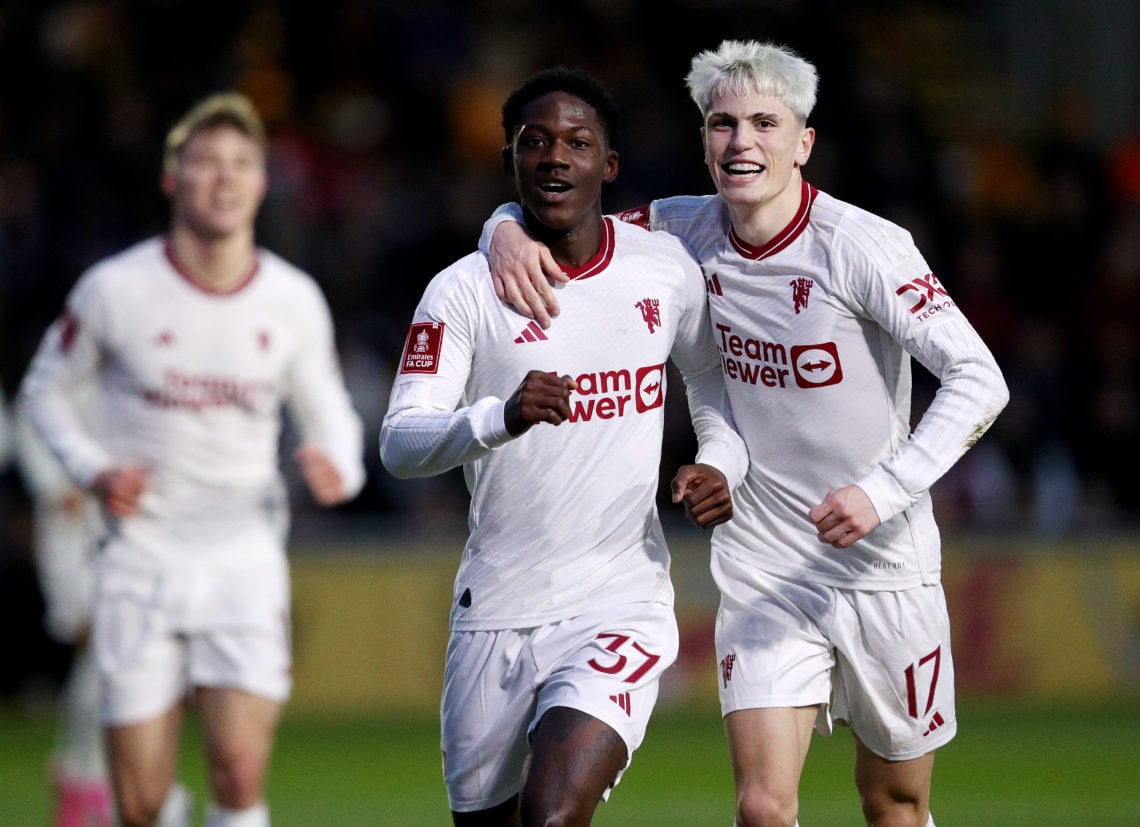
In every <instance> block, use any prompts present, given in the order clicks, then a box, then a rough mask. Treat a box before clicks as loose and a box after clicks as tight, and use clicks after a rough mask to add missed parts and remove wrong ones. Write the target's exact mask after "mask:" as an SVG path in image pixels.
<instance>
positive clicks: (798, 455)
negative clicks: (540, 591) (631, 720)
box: [634, 182, 1007, 589]
mask: <svg viewBox="0 0 1140 827" xmlns="http://www.w3.org/2000/svg"><path fill="white" fill-rule="evenodd" d="M634 218H635V219H636V218H637V216H636V215H635V216H634ZM641 218H642V220H644V219H645V218H646V216H645V215H644V213H643V214H642V215H641ZM648 219H649V222H648V223H649V224H650V225H651V226H652V227H653V228H654V229H658V228H659V229H663V230H667V231H670V232H673V233H675V234H677V235H679V236H681V237H682V238H683V239H684V240H685V242H686V244H687V245H688V246H689V248H690V249H691V250H692V251H693V254H694V255H695V256H696V257H697V259H698V260H699V261H700V262H701V267H702V270H703V276H704V281H705V287H706V291H707V293H708V303H709V314H710V317H711V320H712V325H713V335H714V339H715V341H716V344H717V346H718V348H719V351H720V358H721V361H722V365H723V369H724V374H725V382H726V386H727V388H728V394H729V398H730V400H731V406H732V410H733V412H734V414H735V417H736V422H737V427H738V428H739V430H740V432H741V435H742V436H743V437H744V440H745V442H746V444H747V445H748V452H749V458H750V467H749V471H748V474H747V477H746V479H745V482H744V484H743V486H742V487H741V488H740V489H739V490H738V491H737V493H736V511H735V517H734V518H733V520H732V521H731V522H729V523H727V524H725V525H723V526H719V527H718V528H717V529H716V530H715V533H714V540H713V546H714V554H716V555H727V556H729V557H732V558H735V559H738V560H741V561H744V562H747V563H749V564H751V565H754V566H757V567H759V568H760V569H763V570H765V571H768V572H770V573H774V574H777V575H780V576H785V577H791V578H810V579H812V580H815V581H817V582H821V583H827V584H830V585H835V586H840V587H847V588H857V589H902V588H908V587H911V586H915V585H919V584H923V583H933V582H937V581H938V580H939V577H940V569H941V554H940V541H939V535H938V530H937V527H936V525H935V521H934V517H933V512H932V507H931V499H930V493H929V488H930V486H931V485H932V484H933V483H934V482H935V481H936V480H937V479H938V478H939V477H940V476H941V475H942V474H943V473H945V471H946V470H947V469H949V467H950V466H951V465H952V464H953V463H954V462H955V461H957V460H958V458H959V457H961V455H962V454H963V453H964V452H965V451H966V450H967V449H968V448H969V446H970V445H972V444H973V443H974V442H975V441H976V440H977V439H978V438H979V437H980V436H981V434H982V433H983V432H984V431H985V430H986V429H987V428H988V427H989V425H990V424H991V423H992V421H993V420H994V418H995V417H996V416H997V414H998V413H999V412H1000V410H1001V408H1002V407H1003V406H1004V404H1005V401H1006V399H1007V391H1006V388H1005V383H1004V381H1003V379H1002V377H1001V373H1000V371H999V369H998V367H997V365H996V363H995V361H994V359H993V356H992V355H991V354H990V352H989V350H988V349H987V347H986V346H985V344H984V343H983V342H982V340H981V338H980V337H979V336H978V335H977V333H976V332H975V331H974V329H973V327H972V326H971V325H970V324H969V322H968V321H967V320H966V318H965V317H964V316H963V314H962V312H961V310H960V309H959V308H958V307H957V305H956V304H955V302H954V300H953V298H952V297H951V296H950V294H949V292H948V290H947V289H946V288H945V287H944V286H943V285H942V284H941V283H940V282H939V280H938V278H937V276H935V275H934V273H933V272H931V268H930V267H929V265H928V264H927V263H926V261H925V260H924V259H923V257H922V255H921V254H920V253H919V251H918V249H917V248H916V247H915V245H914V243H913V241H912V239H911V237H910V235H909V233H907V232H906V231H905V230H903V229H902V228H901V227H898V226H896V225H895V224H892V223H890V222H888V221H886V220H884V219H881V218H879V217H877V216H874V215H872V214H871V213H868V212H866V211H864V210H861V209H859V208H857V207H854V206H852V205H850V204H847V203H845V202H842V201H840V200H838V199H836V198H833V197H831V196H829V195H827V194H826V193H823V192H820V191H818V190H816V189H815V188H814V187H811V186H810V185H809V184H807V183H806V182H805V183H804V184H803V186H802V194H801V203H800V208H799V212H798V213H797V215H796V216H795V218H794V219H793V220H792V221H791V222H790V223H789V224H788V226H787V227H786V228H785V229H784V230H783V231H782V232H781V233H780V234H778V235H777V236H776V237H775V238H773V239H772V240H771V241H770V242H769V243H768V244H766V245H765V246H764V247H759V248H758V247H753V246H750V245H748V244H747V243H745V242H743V241H742V240H741V239H740V238H738V237H737V236H736V234H735V233H734V232H733V230H732V226H731V221H730V217H729V213H728V209H727V207H726V205H725V203H724V202H723V200H722V199H720V198H719V197H718V196H707V197H687V196H682V197H677V198H667V199H662V200H659V201H655V202H653V204H652V205H651V209H650V214H649V215H648ZM911 357H914V358H915V359H916V360H918V361H919V362H920V363H921V364H922V365H923V366H925V367H926V368H927V369H928V370H930V371H931V373H932V374H934V376H935V377H937V378H938V379H939V380H940V382H941V386H940V389H939V391H938V393H937V396H936V397H935V400H934V402H933V403H932V405H931V406H930V408H929V409H928V411H927V412H926V413H925V415H924V416H923V418H922V420H921V423H920V425H919V427H918V428H917V429H916V430H915V432H914V433H911V424H910V417H911V410H910V395H911ZM850 484H857V485H859V486H860V487H861V488H863V490H864V491H865V492H866V493H867V494H868V496H869V497H870V498H871V500H872V502H873V504H874V505H875V508H876V510H877V511H878V513H879V516H880V518H881V519H882V524H881V525H880V526H879V527H878V528H877V529H875V530H874V531H873V532H871V533H870V534H869V535H868V536H866V537H864V538H863V539H861V540H859V541H858V542H857V543H855V544H854V545H852V546H851V547H849V548H847V549H844V550H840V549H836V548H833V547H832V546H830V545H827V544H824V543H821V542H820V541H819V540H818V539H817V536H816V529H815V527H814V525H813V524H812V523H811V521H810V520H809V518H808V512H809V511H810V510H811V509H812V508H813V507H814V506H816V505H818V504H819V503H820V502H821V501H822V500H823V498H824V497H825V495H826V494H827V492H828V491H829V490H831V489H834V488H840V487H842V486H845V485H850Z"/></svg>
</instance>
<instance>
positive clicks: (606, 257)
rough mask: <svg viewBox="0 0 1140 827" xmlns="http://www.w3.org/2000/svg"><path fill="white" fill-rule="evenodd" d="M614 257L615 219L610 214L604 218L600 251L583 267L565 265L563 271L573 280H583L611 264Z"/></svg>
mask: <svg viewBox="0 0 1140 827" xmlns="http://www.w3.org/2000/svg"><path fill="white" fill-rule="evenodd" d="M613 257H614V225H613V219H611V218H610V217H609V216H608V215H607V216H604V217H603V218H602V243H601V244H600V245H599V246H598V253H597V255H595V256H594V257H593V258H592V259H590V260H589V261H587V262H586V263H585V264H583V265H582V266H581V267H569V266H563V267H562V271H563V272H564V273H566V275H567V276H569V277H570V280H571V281H581V280H582V279H588V278H590V277H591V276H596V275H597V274H598V273H600V272H602V271H603V270H605V269H606V268H607V267H609V266H610V262H611V261H612V260H613Z"/></svg>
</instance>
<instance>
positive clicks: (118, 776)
mask: <svg viewBox="0 0 1140 827" xmlns="http://www.w3.org/2000/svg"><path fill="white" fill-rule="evenodd" d="M181 722H182V708H181V707H175V708H173V709H170V710H167V711H166V712H165V713H163V714H161V715H158V716H156V717H154V718H151V719H148V720H145V721H138V722H134V723H129V724H122V725H117V726H108V727H107V728H106V744H107V765H108V767H109V769H110V772H111V777H112V779H113V780H114V785H115V788H116V790H117V792H118V795H119V797H120V800H123V801H129V802H141V803H142V806H144V807H149V808H150V809H157V808H158V807H159V806H161V804H162V800H163V799H164V798H165V797H166V790H167V788H168V787H169V786H170V784H171V783H173V781H174V776H175V769H176V766H177V756H178V732H179V727H180V725H181Z"/></svg>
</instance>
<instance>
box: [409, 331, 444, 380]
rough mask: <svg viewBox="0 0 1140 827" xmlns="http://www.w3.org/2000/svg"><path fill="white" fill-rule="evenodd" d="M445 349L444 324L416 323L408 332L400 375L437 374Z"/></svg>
mask: <svg viewBox="0 0 1140 827" xmlns="http://www.w3.org/2000/svg"><path fill="white" fill-rule="evenodd" d="M442 347H443V322H416V323H415V324H413V325H412V327H411V329H410V330H408V341H407V342H405V343H404V358H403V359H402V360H401V361H400V373H436V372H438V371H439V352H440V350H441V348H442Z"/></svg>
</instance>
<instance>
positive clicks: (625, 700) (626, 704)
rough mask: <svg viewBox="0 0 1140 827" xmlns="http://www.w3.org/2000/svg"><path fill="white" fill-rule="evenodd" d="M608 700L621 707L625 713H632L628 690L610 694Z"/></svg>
mask: <svg viewBox="0 0 1140 827" xmlns="http://www.w3.org/2000/svg"><path fill="white" fill-rule="evenodd" d="M610 700H611V701H613V702H614V703H615V704H617V705H618V706H620V707H621V710H622V712H624V713H625V714H626V715H632V714H633V703H632V701H631V699H630V697H629V693H628V692H619V693H618V694H616V695H610Z"/></svg>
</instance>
